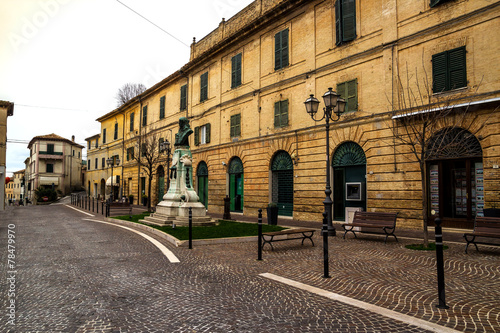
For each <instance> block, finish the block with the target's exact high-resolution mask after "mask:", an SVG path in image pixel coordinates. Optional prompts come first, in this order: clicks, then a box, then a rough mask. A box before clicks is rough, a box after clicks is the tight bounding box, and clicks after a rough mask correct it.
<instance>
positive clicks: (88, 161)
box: [87, 160, 90, 170]
mask: <svg viewBox="0 0 500 333" xmlns="http://www.w3.org/2000/svg"><path fill="white" fill-rule="evenodd" d="M87 167H88V170H90V160H87Z"/></svg>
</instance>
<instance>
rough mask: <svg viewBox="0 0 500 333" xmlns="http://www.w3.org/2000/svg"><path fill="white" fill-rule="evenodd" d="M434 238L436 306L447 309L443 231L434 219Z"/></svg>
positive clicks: (439, 220) (439, 223)
mask: <svg viewBox="0 0 500 333" xmlns="http://www.w3.org/2000/svg"><path fill="white" fill-rule="evenodd" d="M435 223H436V228H435V232H434V234H435V237H436V266H437V279H438V297H439V304H438V305H436V307H437V308H439V309H449V306H447V305H446V299H445V295H444V260H443V231H442V228H441V219H440V218H439V217H438V218H436V219H435Z"/></svg>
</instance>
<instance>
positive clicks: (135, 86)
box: [115, 83, 146, 107]
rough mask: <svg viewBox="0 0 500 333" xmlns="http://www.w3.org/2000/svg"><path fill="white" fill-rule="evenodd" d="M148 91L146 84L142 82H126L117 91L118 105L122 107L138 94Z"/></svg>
mask: <svg viewBox="0 0 500 333" xmlns="http://www.w3.org/2000/svg"><path fill="white" fill-rule="evenodd" d="M144 91H146V86H145V85H143V84H142V83H126V84H124V85H123V87H121V88H120V89H118V92H117V93H116V97H115V98H116V101H117V106H118V107H120V106H122V105H123V104H125V103H127V102H128V101H129V100H131V99H132V98H134V97H135V96H137V95H140V94H142V93H143V92H144Z"/></svg>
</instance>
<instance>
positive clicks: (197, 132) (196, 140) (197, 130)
mask: <svg viewBox="0 0 500 333" xmlns="http://www.w3.org/2000/svg"><path fill="white" fill-rule="evenodd" d="M194 145H195V146H199V145H200V128H199V127H195V128H194Z"/></svg>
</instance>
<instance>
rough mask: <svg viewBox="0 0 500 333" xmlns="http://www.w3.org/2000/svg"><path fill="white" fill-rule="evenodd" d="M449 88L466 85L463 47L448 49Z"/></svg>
mask: <svg viewBox="0 0 500 333" xmlns="http://www.w3.org/2000/svg"><path fill="white" fill-rule="evenodd" d="M448 65H449V72H450V74H449V78H450V86H449V88H450V89H457V88H461V87H466V86H467V71H466V64H465V47H460V48H458V49H454V50H450V51H448Z"/></svg>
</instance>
